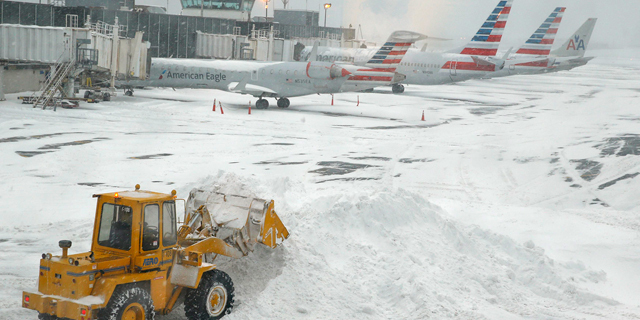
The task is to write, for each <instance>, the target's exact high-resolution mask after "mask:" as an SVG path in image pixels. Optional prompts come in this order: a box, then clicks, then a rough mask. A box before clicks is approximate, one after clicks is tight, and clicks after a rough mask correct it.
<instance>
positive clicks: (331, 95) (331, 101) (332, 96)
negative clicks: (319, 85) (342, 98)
mask: <svg viewBox="0 0 640 320" xmlns="http://www.w3.org/2000/svg"><path fill="white" fill-rule="evenodd" d="M331 105H333V95H331Z"/></svg>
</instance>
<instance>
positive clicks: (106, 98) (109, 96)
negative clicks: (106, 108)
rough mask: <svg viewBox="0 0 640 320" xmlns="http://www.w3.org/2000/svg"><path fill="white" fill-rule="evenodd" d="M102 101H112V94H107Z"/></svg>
mask: <svg viewBox="0 0 640 320" xmlns="http://www.w3.org/2000/svg"><path fill="white" fill-rule="evenodd" d="M102 100H104V101H111V94H109V92H105V93H104V94H103V95H102Z"/></svg>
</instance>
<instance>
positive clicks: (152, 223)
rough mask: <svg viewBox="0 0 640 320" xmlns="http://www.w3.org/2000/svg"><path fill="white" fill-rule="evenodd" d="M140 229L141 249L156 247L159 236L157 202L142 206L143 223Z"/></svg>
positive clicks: (158, 209) (146, 249) (147, 249)
mask: <svg viewBox="0 0 640 320" xmlns="http://www.w3.org/2000/svg"><path fill="white" fill-rule="evenodd" d="M143 226H144V227H143V229H142V251H149V250H156V249H158V247H159V246H160V245H159V242H160V238H159V236H158V234H159V233H158V230H159V226H160V207H159V206H158V205H157V204H148V205H147V206H145V207H144V223H143Z"/></svg>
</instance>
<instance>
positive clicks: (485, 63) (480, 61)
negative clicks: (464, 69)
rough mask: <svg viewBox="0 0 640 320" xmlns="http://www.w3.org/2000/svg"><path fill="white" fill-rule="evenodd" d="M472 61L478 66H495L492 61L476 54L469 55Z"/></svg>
mask: <svg viewBox="0 0 640 320" xmlns="http://www.w3.org/2000/svg"><path fill="white" fill-rule="evenodd" d="M471 59H473V62H475V63H476V64H477V65H479V66H495V65H496V64H495V63H494V62H493V61H489V60H485V59H481V58H479V57H478V56H471Z"/></svg>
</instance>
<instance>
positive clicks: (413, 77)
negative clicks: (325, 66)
mask: <svg viewBox="0 0 640 320" xmlns="http://www.w3.org/2000/svg"><path fill="white" fill-rule="evenodd" d="M512 4H513V0H501V1H500V2H499V3H498V5H497V6H496V7H495V9H494V10H493V11H492V12H491V14H490V15H489V17H488V18H487V20H486V21H485V22H484V23H483V24H482V26H481V27H480V29H479V30H478V32H477V33H476V35H475V36H474V37H473V38H472V40H471V41H470V42H469V43H468V44H467V45H466V46H465V47H462V48H459V49H455V50H451V51H448V52H426V48H423V50H416V49H411V50H409V52H407V54H406V55H405V57H404V59H402V61H401V63H400V64H399V66H398V68H397V70H396V71H397V72H399V73H401V74H404V75H406V76H407V79H406V80H404V81H402V83H404V84H416V85H441V84H447V83H453V82H459V81H466V80H469V79H474V78H482V77H483V76H485V75H486V74H488V73H491V72H495V71H498V70H501V69H502V68H503V67H504V64H505V60H506V56H505V57H502V58H498V57H496V54H497V52H498V46H499V45H500V41H501V40H502V33H503V31H504V29H505V26H506V24H507V20H508V18H509V13H510V12H511V7H512ZM376 51H377V50H376V49H343V48H328V47H323V48H319V49H318V52H319V53H318V55H317V57H318V58H319V60H320V61H325V62H336V63H339V65H341V66H344V65H346V63H353V64H355V65H362V66H370V63H369V62H370V61H371V60H372V59H375V55H374V54H375V52H376ZM309 54H310V50H309V49H307V48H305V49H304V50H303V51H302V53H301V57H302V58H305V57H307V56H308V55H309ZM392 91H393V92H394V93H402V92H404V86H403V85H402V84H401V83H396V84H393V86H392Z"/></svg>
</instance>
